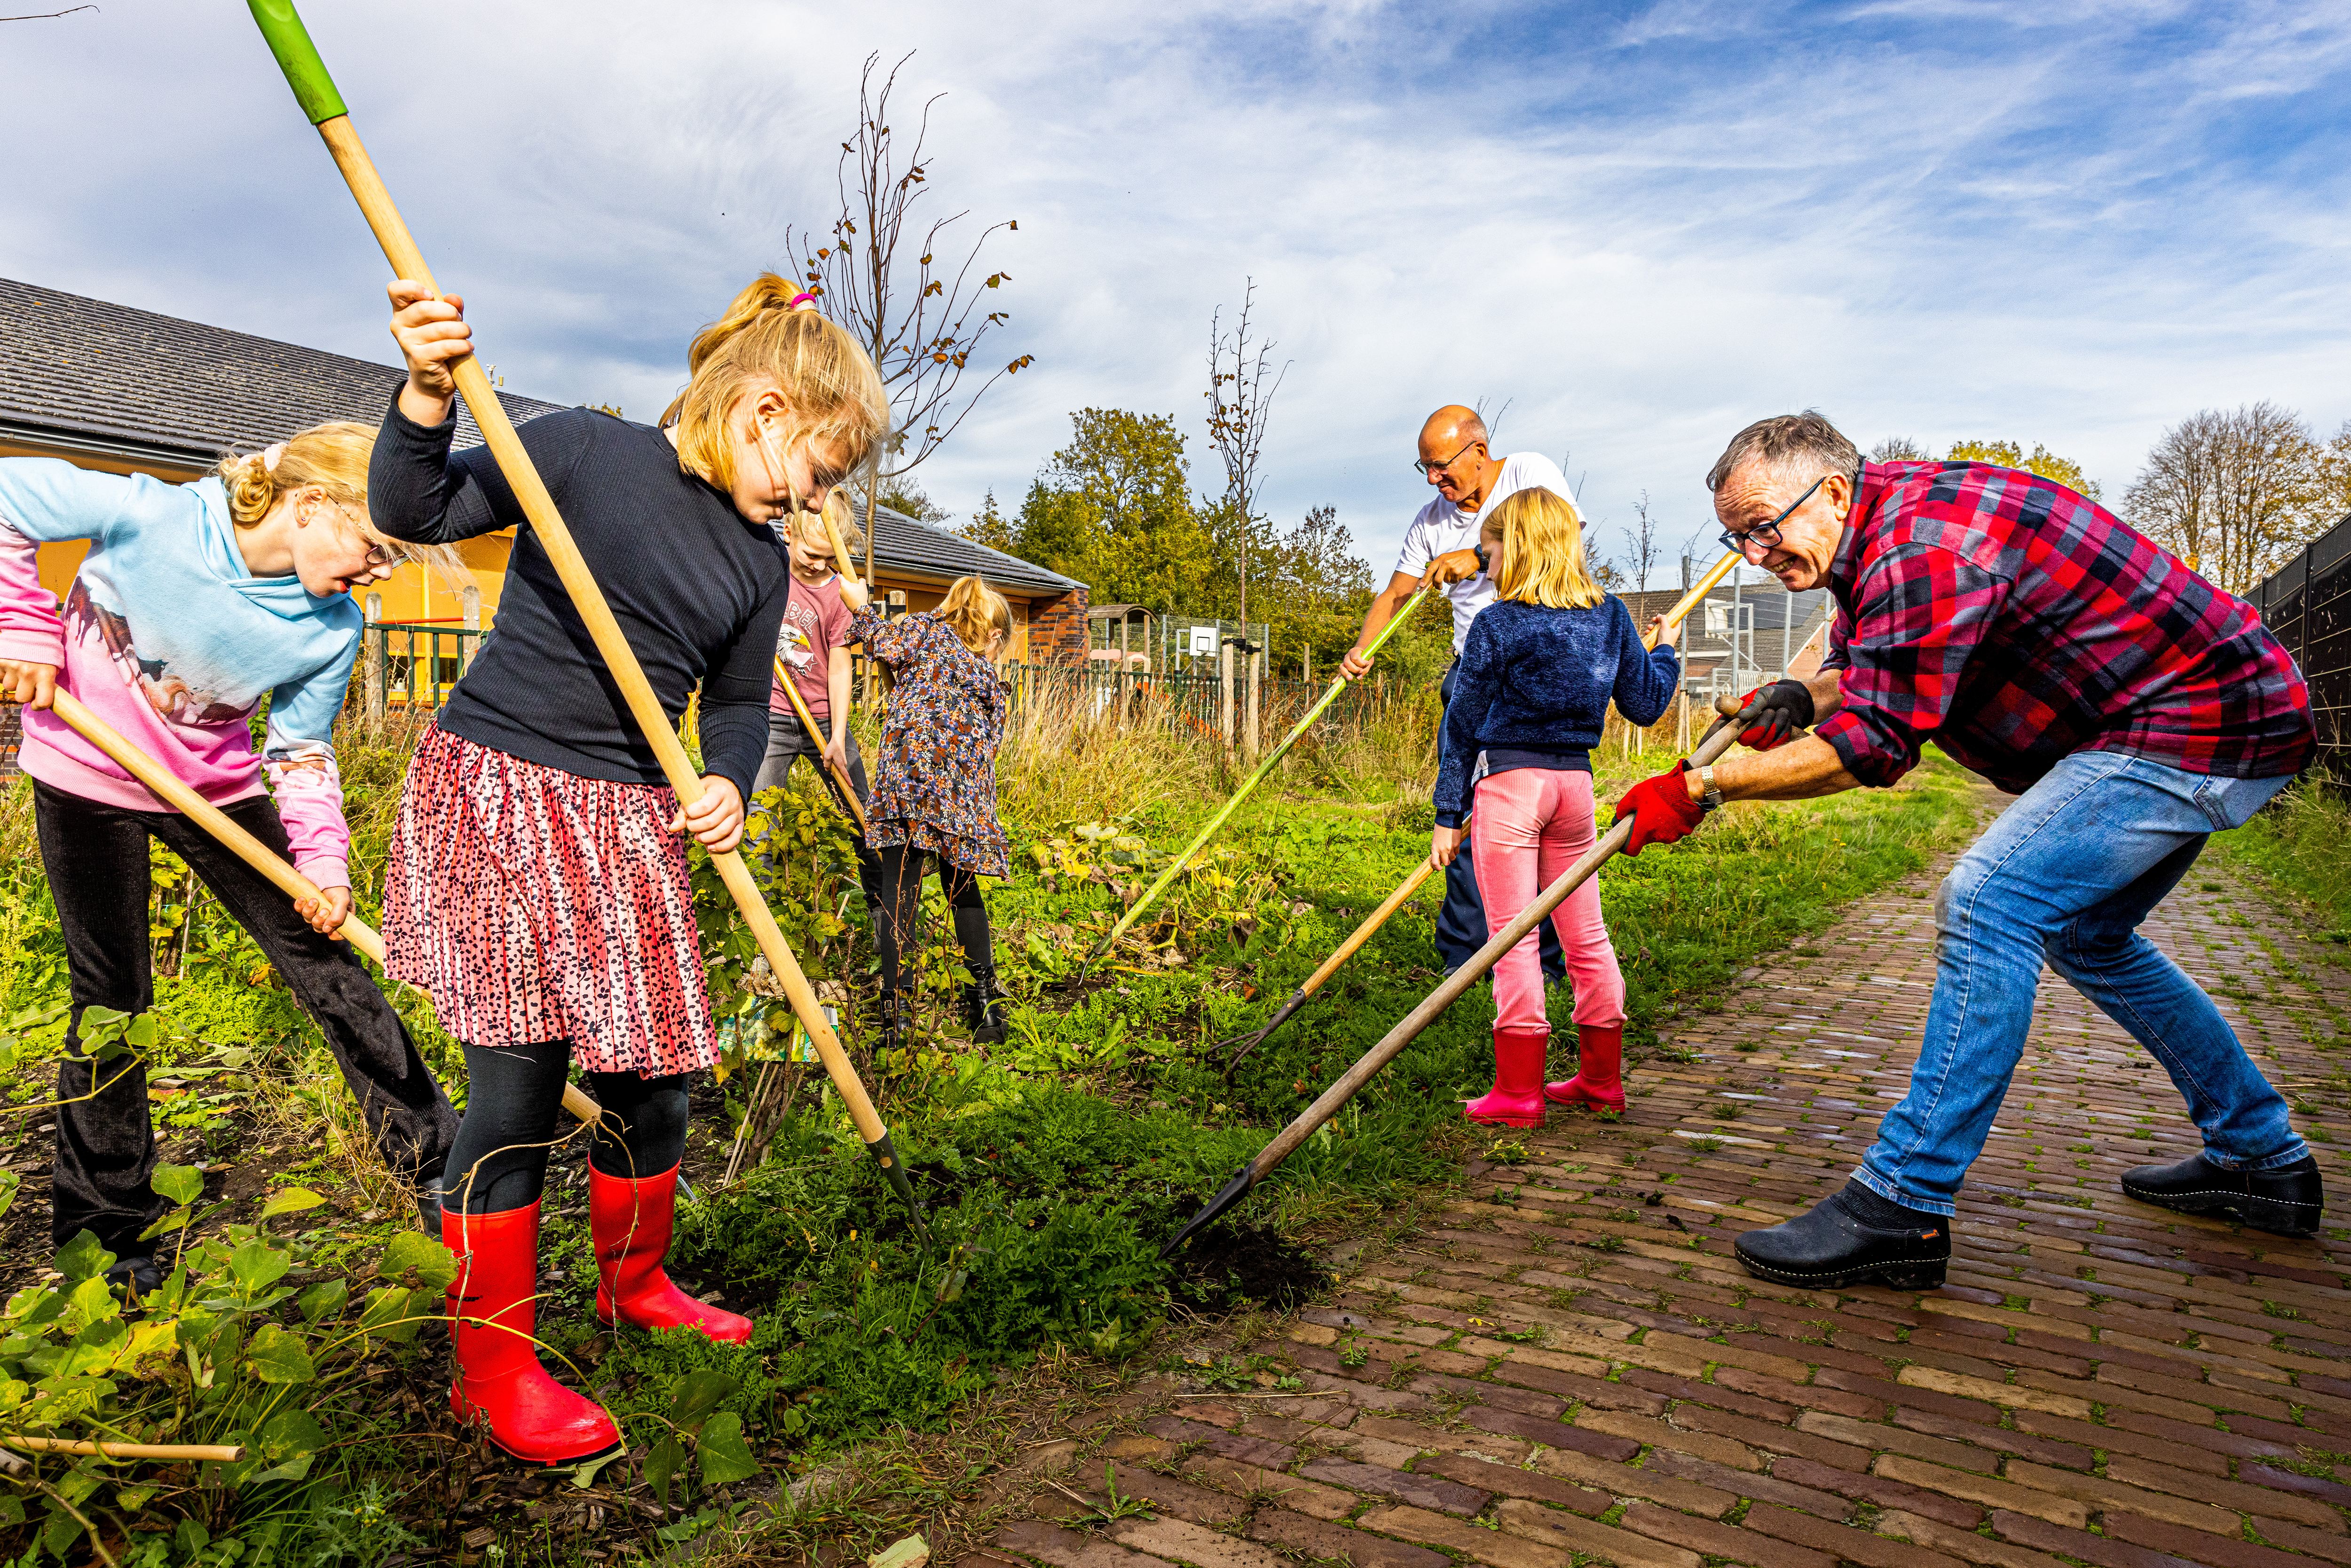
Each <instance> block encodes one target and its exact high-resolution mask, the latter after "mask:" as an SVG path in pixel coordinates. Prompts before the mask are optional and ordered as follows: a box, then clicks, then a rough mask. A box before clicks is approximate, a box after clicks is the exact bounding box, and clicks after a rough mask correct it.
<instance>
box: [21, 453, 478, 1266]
mask: <svg viewBox="0 0 2351 1568" xmlns="http://www.w3.org/2000/svg"><path fill="white" fill-rule="evenodd" d="M374 435H375V433H374V432H373V431H371V430H369V429H368V428H367V427H366V426H364V425H359V424H326V425H320V426H319V427H318V428H316V429H313V430H307V431H304V432H303V433H302V434H299V435H297V436H295V437H294V438H293V439H292V440H290V441H287V442H283V443H280V444H277V445H276V446H273V447H271V448H270V449H269V450H268V451H266V452H264V453H261V454H258V455H251V456H242V457H231V458H227V459H225V460H224V461H223V462H222V464H221V465H220V467H219V469H218V470H217V471H216V472H215V473H214V474H212V475H210V476H206V477H204V478H203V479H199V480H197V481H195V482H194V483H193V484H188V485H167V484H163V483H162V482H161V481H159V480H155V479H152V478H149V477H147V476H143V475H135V474H134V475H129V476H124V475H118V474H101V473H93V472H90V471H89V470H86V469H81V468H76V467H74V466H73V465H70V464H67V463H62V462H58V461H57V460H55V459H50V458H8V459H5V460H0V698H5V699H8V700H12V701H16V702H20V703H23V704H24V705H25V716H24V742H23V746H22V748H21V751H20V753H19V760H20V763H21V765H22V767H23V768H24V770H25V771H26V773H27V774H29V775H31V776H32V780H33V797H34V819H35V825H36V828H37V831H38V834H39V840H40V845H41V859H42V862H43V863H44V865H45V867H46V868H47V872H48V878H49V889H50V893H51V895H52V896H53V897H54V898H55V900H56V902H57V919H58V924H59V925H60V927H61V928H62V930H63V933H64V936H65V943H66V956H67V968H68V984H69V987H70V994H71V1000H72V1004H73V1009H72V1014H71V1022H70V1024H69V1027H68V1030H67V1034H66V1056H65V1057H64V1059H63V1060H62V1061H60V1062H59V1064H58V1069H57V1101H58V1106H57V1158H56V1167H55V1171H54V1176H53V1181H52V1194H51V1205H52V1228H53V1234H54V1237H55V1239H56V1240H57V1243H58V1244H59V1245H62V1244H64V1243H65V1242H66V1241H68V1240H69V1239H72V1237H73V1236H74V1235H75V1234H76V1233H77V1232H78V1231H81V1230H85V1229H87V1230H89V1231H91V1232H93V1233H94V1234H95V1235H96V1237H97V1239H98V1241H99V1244H100V1245H101V1246H103V1247H104V1248H106V1249H107V1250H109V1251H110V1252H112V1253H113V1254H115V1259H116V1261H115V1264H114V1267H113V1270H112V1273H113V1275H114V1277H115V1278H116V1279H117V1280H118V1281H120V1282H121V1283H123V1284H125V1285H127V1286H128V1287H129V1288H130V1289H131V1290H133V1291H147V1290H152V1289H153V1288H154V1286H155V1285H156V1284H157V1283H159V1282H160V1274H161V1270H160V1269H159V1267H158V1265H157V1264H156V1262H155V1260H154V1256H153V1251H154V1242H153V1241H152V1240H151V1239H143V1233H144V1232H145V1230H146V1229H147V1228H148V1227H149V1225H150V1224H152V1222H153V1221H154V1220H155V1219H156V1218H158V1217H159V1216H160V1215H161V1214H162V1211H163V1207H164V1204H163V1200H162V1198H161V1197H158V1196H157V1195H156V1193H155V1191H154V1189H153V1188H152V1186H150V1185H149V1177H150V1176H151V1174H152V1171H153V1169H154V1166H155V1138H154V1132H153V1128H152V1119H151V1117H150V1115H149V1113H148V1103H147V1078H146V1070H145V1068H144V1066H143V1065H142V1064H141V1062H140V1061H138V1059H137V1058H136V1057H131V1058H116V1059H113V1060H111V1061H107V1062H105V1063H103V1064H96V1063H93V1062H91V1061H89V1059H88V1058H87V1057H85V1056H84V1055H83V1054H82V1051H81V1046H80V1038H79V1026H80V1021H81V1015H82V1012H83V1010H84V1009H88V1008H91V1007H105V1008H113V1009H120V1010H121V1011H124V1012H143V1011H145V1010H146V1009H148V1008H149V1007H151V1006H152V1004H153V1000H154V987H153V983H152V975H151V973H150V969H149V947H148V928H147V898H148V888H149V873H148V861H147V841H148V839H149V838H150V836H152V837H154V838H156V839H160V840H162V842H163V843H164V844H165V845H166V846H167V847H168V848H170V849H171V850H172V852H174V853H175V854H177V855H179V856H180V857H181V858H182V859H183V860H184V861H186V862H188V864H189V866H190V867H191V868H192V869H193V871H194V872H195V873H196V875H197V876H198V877H200V878H202V879H203V881H204V885H205V886H206V887H207V888H209V889H210V890H211V892H212V893H213V895H214V897H216V898H218V899H219V900H220V902H221V904H222V905H223V906H224V907H225V908H226V909H227V910H228V911H229V913H230V914H232V915H235V917H236V918H237V920H238V921H239V922H240V923H241V924H242V925H244V926H245V928H246V930H247V931H248V932H250V933H252V935H253V937H254V940H255V941H256V942H257V943H258V944H260V946H261V949H262V951H263V952H264V953H266V954H267V955H268V956H269V959H270V961H271V962H272V963H273V964H275V965H276V966H277V970H278V973H279V974H280V975H281V976H283V977H284V978H285V980H286V983H287V986H288V988H291V990H292V991H293V993H294V995H295V997H296V998H298V1000H299V1001H300V1002H301V1003H302V1005H303V1007H304V1008H305V1009H307V1010H308V1012H309V1014H310V1016H311V1017H312V1019H315V1020H316V1021H317V1023H318V1024H319V1030H320V1032H321V1033H322V1034H323V1035H324V1036H325V1039H326V1042H327V1047H328V1049H329V1051H332V1052H333V1053H334V1057H335V1061H336V1063H337V1065H339V1066H340V1068H341V1069H342V1071H343V1077H344V1080H345V1082H348V1083H349V1084H350V1089H351V1092H352V1094H353V1095H354V1096H355V1097H356V1098H357V1099H358V1101H359V1103H360V1107H361V1109H362V1110H363V1111H364V1113H365V1114H366V1116H367V1122H368V1126H369V1129H370V1130H371V1132H372V1133H373V1134H374V1135H375V1140H376V1146H377V1148H378V1150H379V1151H380V1152H381V1155H382V1156H383V1159H384V1163H385V1164H386V1165H387V1166H389V1167H390V1168H391V1169H392V1171H393V1172H394V1173H395V1174H397V1175H399V1176H402V1177H403V1178H405V1179H407V1180H409V1181H412V1182H413V1183H415V1184H416V1185H417V1186H419V1188H420V1190H421V1191H422V1192H423V1194H424V1195H425V1196H424V1197H423V1199H422V1203H423V1207H424V1208H425V1209H426V1211H427V1214H428V1218H430V1217H432V1211H433V1209H434V1207H435V1206H434V1199H433V1197H432V1193H433V1190H434V1183H435V1182H436V1181H437V1180H438V1178H439V1176H440V1174H441V1168H442V1166H443V1163H444V1159H445V1157H446V1155H447V1154H448V1150H449V1145H450V1142H451V1140H452V1139H453V1138H454V1137H455V1134H456V1128H457V1118H456V1113H455V1111H454V1110H453V1109H452V1108H451V1106H450V1103H449V1100H448V1097H447V1096H446V1095H445V1094H444V1093H443V1092H441V1088H440V1086H439V1085H438V1084H437V1083H435V1082H434V1080H433V1075H432V1073H431V1072H430V1071H427V1069H426V1068H425V1065H424V1062H423V1059H422V1058H421V1057H420V1056H418V1054H417V1051H416V1046H415V1043H414V1042H413V1040H411V1039H410V1038H409V1035H408V1031H407V1030H406V1029H405V1028H404V1027H403V1026H402V1023H401V1021H400V1019H399V1018H398V1016H397V1015H395V1014H394V1013H393V1012H392V1008H391V1006H390V1004H388V1003H387V1002H386V1001H385V999H384V996H383V993H382V992H381V990H380V989H378V988H377V987H376V984H375V981H374V980H373V979H372V978H371V977H370V976H369V974H368V973H367V971H366V969H365V968H363V967H361V966H360V961H359V959H358V957H357V956H354V955H353V954H352V952H351V950H350V948H349V947H347V946H344V945H343V944H342V943H341V942H340V941H337V940H335V939H334V938H333V937H332V936H330V935H329V933H331V932H333V931H335V930H337V929H338V928H340V926H341V925H342V923H343V917H344V916H345V915H348V914H349V913H350V907H351V891H350V869H349V861H350V828H349V827H348V826H346V825H345V823H344V821H343V812H342V786H341V782H340V779H339V778H338V776H337V774H336V771H335V749H334V740H333V734H334V723H335V717H336V715H337V714H339V713H340V711H341V709H342V705H343V695H344V692H345V690H346V688H347V687H348V686H349V685H350V674H351V665H352V663H353V662H354V660H355V658H356V657H357V654H358V651H359V639H360V610H359V606H357V605H356V604H354V603H352V602H351V599H350V590H351V589H352V588H353V587H355V586H357V585H359V584H361V583H366V582H371V581H375V580H379V579H381V578H383V577H387V576H389V575H390V574H391V571H392V567H393V565H394V564H395V563H396V562H397V561H398V559H400V557H401V556H402V554H413V553H419V552H416V551H414V550H413V547H408V546H403V545H401V544H398V543H397V542H395V541H393V540H392V539H389V538H386V537H385V536H383V535H381V534H380V533H378V532H377V531H376V530H375V528H374V526H373V525H372V523H371V521H370V520H369V517H368V512H367V467H368V456H369V454H370V451H371V449H372V447H373V445H374ZM72 540H86V541H88V543H89V553H88V554H87V555H85V556H84V557H83V558H82V561H81V565H80V567H79V569H78V572H77V574H76V576H75V578H74V581H73V584H72V586H71V588H70V589H69V590H68V591H67V593H66V596H65V601H64V603H63V604H62V605H60V604H59V602H58V601H57V595H55V594H53V593H51V592H50V591H48V590H47V588H45V587H43V586H42V584H41V580H40V572H39V569H38V565H37V555H38V551H39V549H40V547H41V546H42V545H44V544H56V543H65V542H68V541H72ZM423 553H430V552H423ZM436 564H445V562H437V561H436ZM60 690H62V691H65V692H68V693H71V694H72V695H74V696H76V697H78V698H79V699H80V700H81V702H82V703H83V704H84V705H86V706H88V707H89V709H90V710H91V711H92V712H94V713H95V714H97V715H98V716H99V717H100V718H102V719H104V720H105V721H106V722H107V723H108V724H110V725H111V726H112V727H114V728H115V729H116V730H118V731H120V733H121V734H122V735H124V736H125V737H128V738H129V739H130V740H131V743H132V744H133V745H135V746H137V747H139V748H140V749H141V750H142V751H144V752H146V753H147V754H148V755H149V756H151V757H152V758H156V759H157V760H158V761H160V762H161V763H162V764H163V766H165V767H166V768H170V769H171V770H172V773H173V774H174V775H176V776H177V777H178V778H179V779H181V780H182V781H183V782H184V783H186V784H187V785H188V786H189V787H190V788H191V789H194V790H195V791H196V792H197V793H198V794H200V795H202V796H203V797H204V799H205V800H209V801H211V802H212V803H213V804H214V805H215V806H218V807H219V808H221V810H224V811H225V812H226V813H227V814H228V816H229V817H230V818H231V819H232V820H233V821H235V822H236V823H237V824H238V825H239V826H240V827H243V828H244V829H245V830H246V831H248V832H250V833H252V834H253V835H254V837H256V838H257V839H259V840H260V841H262V842H263V843H265V844H266V845H268V846H269V847H270V848H271V849H273V850H275V851H276V852H278V853H279V854H281V855H284V856H286V857H287V858H288V859H290V860H292V861H293V862H294V864H295V867H296V869H297V870H298V871H300V872H301V873H303V874H304V875H305V876H307V877H308V878H309V879H310V880H311V881H312V882H313V883H317V884H318V886H319V890H320V892H321V894H323V896H322V897H320V898H318V899H314V900H308V901H306V902H305V903H304V904H302V905H301V906H299V907H297V906H295V905H293V904H289V903H288V902H287V898H286V895H285V894H283V893H281V892H279V891H278V890H277V887H276V886H274V885H273V884H272V883H269V882H268V881H267V880H266V879H265V878H264V877H263V876H262V875H261V874H260V873H257V872H256V871H254V870H253V869H252V868H251V867H249V866H247V865H246V863H245V862H243V861H240V860H238V859H237V858H236V857H235V855H234V854H232V853H231V852H229V851H228V850H227V849H226V848H225V847H224V846H222V845H221V844H219V843H218V842H216V841H214V840H213V839H212V838H211V837H210V836H209V835H207V834H206V833H205V832H204V831H203V830H201V829H199V828H198V827H196V826H195V824H193V823H192V822H190V821H188V820H187V819H186V818H185V817H183V816H182V815H181V814H180V813H178V812H177V811H174V810H171V809H170V808H169V807H167V806H165V805H164V804H163V803H162V801H160V800H156V799H155V798H154V797H153V796H152V795H151V794H149V793H148V791H147V789H146V787H145V786H144V785H142V784H141V783H139V782H138V781H137V780H136V779H132V778H131V777H130V776H129V775H128V774H126V773H124V772H123V771H122V769H121V768H118V767H117V766H116V765H115V764H114V763H113V761H112V760H110V758H108V757H107V756H106V755H105V754H104V753H103V752H101V751H99V749H98V748H97V747H95V746H92V745H91V744H90V743H89V741H87V740H85V739H83V738H82V737H81V736H80V735H78V733H76V732H75V731H74V730H72V729H70V728H68V727H67V726H66V725H65V723H64V722H63V721H62V720H60V719H58V718H57V716H55V715H54V714H52V713H50V712H48V711H47V708H48V707H49V706H50V703H51V700H52V697H53V695H54V694H55V693H56V692H57V691H60ZM264 699H266V700H267V702H268V704H269V717H268V727H267V733H266V738H265V739H264V741H263V743H262V747H261V751H260V754H259V755H258V756H256V755H255V752H254V747H253V740H252V730H251V724H252V719H253V715H254V712H255V710H256V708H257V707H258V706H260V704H261V703H262V702H263V700H264ZM272 794H274V795H275V796H276V804H275V809H274V810H273V809H272V803H271V796H272Z"/></svg>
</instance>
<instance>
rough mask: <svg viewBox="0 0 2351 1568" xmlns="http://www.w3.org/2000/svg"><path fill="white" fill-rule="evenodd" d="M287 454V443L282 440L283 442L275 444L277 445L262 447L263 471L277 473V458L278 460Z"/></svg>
mask: <svg viewBox="0 0 2351 1568" xmlns="http://www.w3.org/2000/svg"><path fill="white" fill-rule="evenodd" d="M285 455H286V443H284V442H282V441H281V442H279V443H278V444H277V445H275V446H265V447H263V448H262V449H261V467H262V471H263V472H264V473H267V474H275V473H277V460H278V459H279V458H281V457H283V456H285Z"/></svg>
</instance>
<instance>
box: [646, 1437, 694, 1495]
mask: <svg viewBox="0 0 2351 1568" xmlns="http://www.w3.org/2000/svg"><path fill="white" fill-rule="evenodd" d="M684 1458H685V1453H684V1449H682V1448H679V1447H678V1446H677V1439H676V1438H675V1437H664V1438H663V1439H662V1440H661V1441H660V1442H658V1443H655V1444H654V1445H653V1452H652V1453H650V1454H647V1455H646V1456H645V1484H646V1485H647V1486H649V1487H651V1488H653V1496H655V1497H657V1498H659V1499H661V1500H662V1506H663V1507H664V1508H666V1507H668V1506H669V1482H670V1478H671V1477H672V1476H674V1475H675V1474H677V1467H678V1463H679V1461H680V1460H682V1459H684Z"/></svg>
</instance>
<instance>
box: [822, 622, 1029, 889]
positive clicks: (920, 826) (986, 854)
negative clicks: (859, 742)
mask: <svg viewBox="0 0 2351 1568" xmlns="http://www.w3.org/2000/svg"><path fill="white" fill-rule="evenodd" d="M848 641H850V642H852V643H857V642H862V643H864V644H865V647H866V651H867V652H868V653H872V655H873V657H875V658H876V659H879V660H880V661H881V662H882V663H883V664H884V665H886V666H888V668H889V671H890V674H891V678H892V680H893V683H894V685H893V690H892V691H891V694H890V707H889V712H888V714H887V716H884V717H883V721H882V748H881V753H880V756H879V758H878V766H877V768H876V769H875V774H874V779H873V798H872V801H871V802H870V803H869V804H868V806H867V809H866V816H867V818H868V820H869V821H871V823H872V831H870V832H868V833H867V834H866V836H865V841H866V843H867V844H869V845H871V846H872V848H874V849H877V850H879V849H887V848H889V847H890V846H892V845H893V844H907V845H911V846H913V847H914V848H915V849H921V850H928V851H930V852H933V853H934V854H936V855H937V856H938V857H939V859H940V860H941V861H942V862H945V863H946V864H948V865H954V866H960V867H962V868H963V869H964V870H966V871H968V872H973V873H977V874H978V875H981V876H1009V875H1011V874H1012V867H1011V863H1010V861H1009V859H1008V855H1007V853H1006V848H1005V840H1004V828H1003V825H1002V824H1001V823H999V822H998V821H997V820H996V748H997V747H998V745H1000V744H1001V743H1002V742H1003V739H1004V715H1005V695H1004V682H1003V680H1002V678H1001V677H999V676H998V674H997V673H996V666H995V665H993V664H989V663H988V662H987V660H986V659H984V658H982V657H980V656H979V655H978V654H977V653H973V652H972V651H971V650H970V649H969V648H967V647H965V646H964V642H963V639H962V638H960V637H958V636H956V634H955V632H954V630H953V629H952V628H951V627H949V626H948V625H947V623H946V622H944V621H942V620H940V619H939V618H938V617H937V616H935V615H933V614H931V613H929V612H919V613H916V614H913V615H902V616H900V617H899V618H898V619H897V620H895V621H884V620H883V619H882V617H881V616H880V615H879V614H877V613H876V612H873V611H872V610H870V609H869V610H864V611H861V612H859V613H858V616H857V618H856V620H855V621H854V622H852V623H851V626H850V630H849V632H848Z"/></svg>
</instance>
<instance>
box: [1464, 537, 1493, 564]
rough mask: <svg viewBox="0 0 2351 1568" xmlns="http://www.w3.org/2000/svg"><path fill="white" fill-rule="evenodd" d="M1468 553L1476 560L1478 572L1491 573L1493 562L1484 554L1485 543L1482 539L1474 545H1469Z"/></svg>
mask: <svg viewBox="0 0 2351 1568" xmlns="http://www.w3.org/2000/svg"><path fill="white" fill-rule="evenodd" d="M1469 553H1470V554H1471V555H1474V556H1476V557H1477V558H1478V570H1479V571H1491V570H1494V562H1493V560H1492V559H1490V558H1489V556H1488V555H1487V554H1486V541H1485V540H1484V539H1479V541H1478V542H1477V543H1476V544H1474V545H1471V546H1470V547H1469Z"/></svg>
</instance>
